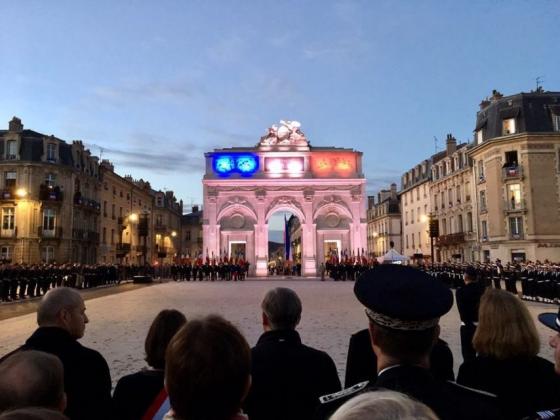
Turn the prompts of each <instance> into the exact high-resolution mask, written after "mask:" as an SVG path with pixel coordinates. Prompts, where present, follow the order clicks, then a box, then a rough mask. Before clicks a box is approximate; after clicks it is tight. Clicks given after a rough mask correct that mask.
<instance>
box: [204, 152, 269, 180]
mask: <svg viewBox="0 0 560 420" xmlns="http://www.w3.org/2000/svg"><path fill="white" fill-rule="evenodd" d="M213 166H214V172H216V173H217V174H218V175H220V176H229V175H231V174H232V173H238V174H240V175H242V176H251V175H253V174H254V173H255V172H257V171H258V169H259V158H258V156H256V155H252V154H243V155H222V154H216V155H214V158H213Z"/></svg>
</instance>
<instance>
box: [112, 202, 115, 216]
mask: <svg viewBox="0 0 560 420" xmlns="http://www.w3.org/2000/svg"><path fill="white" fill-rule="evenodd" d="M114 218H115V204H114V203H113V204H111V219H114Z"/></svg>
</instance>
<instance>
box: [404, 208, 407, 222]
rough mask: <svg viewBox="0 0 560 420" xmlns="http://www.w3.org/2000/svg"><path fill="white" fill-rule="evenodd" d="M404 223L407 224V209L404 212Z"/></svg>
mask: <svg viewBox="0 0 560 420" xmlns="http://www.w3.org/2000/svg"><path fill="white" fill-rule="evenodd" d="M404 224H405V225H408V212H407V211H406V212H405V213H404Z"/></svg>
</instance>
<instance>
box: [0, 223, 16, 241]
mask: <svg viewBox="0 0 560 420" xmlns="http://www.w3.org/2000/svg"><path fill="white" fill-rule="evenodd" d="M0 238H2V239H15V238H17V226H16V227H14V228H13V229H2V230H0Z"/></svg>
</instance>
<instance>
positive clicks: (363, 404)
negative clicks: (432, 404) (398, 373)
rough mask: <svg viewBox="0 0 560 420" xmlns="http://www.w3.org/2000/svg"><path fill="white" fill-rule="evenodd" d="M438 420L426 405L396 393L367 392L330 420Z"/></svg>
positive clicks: (348, 403) (345, 406)
mask: <svg viewBox="0 0 560 420" xmlns="http://www.w3.org/2000/svg"><path fill="white" fill-rule="evenodd" d="M362 419H368V420H438V417H437V416H436V415H435V414H434V412H433V411H432V410H431V409H430V408H429V407H427V406H426V405H424V404H422V403H421V402H418V401H416V400H413V399H412V398H410V397H408V396H407V395H404V394H401V393H400V392H395V391H374V392H365V393H363V394H359V395H358V396H356V397H354V398H352V399H350V400H348V401H346V402H345V403H344V404H343V405H341V406H340V407H339V408H338V410H336V411H335V412H334V414H333V415H332V416H331V417H330V420H362Z"/></svg>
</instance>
